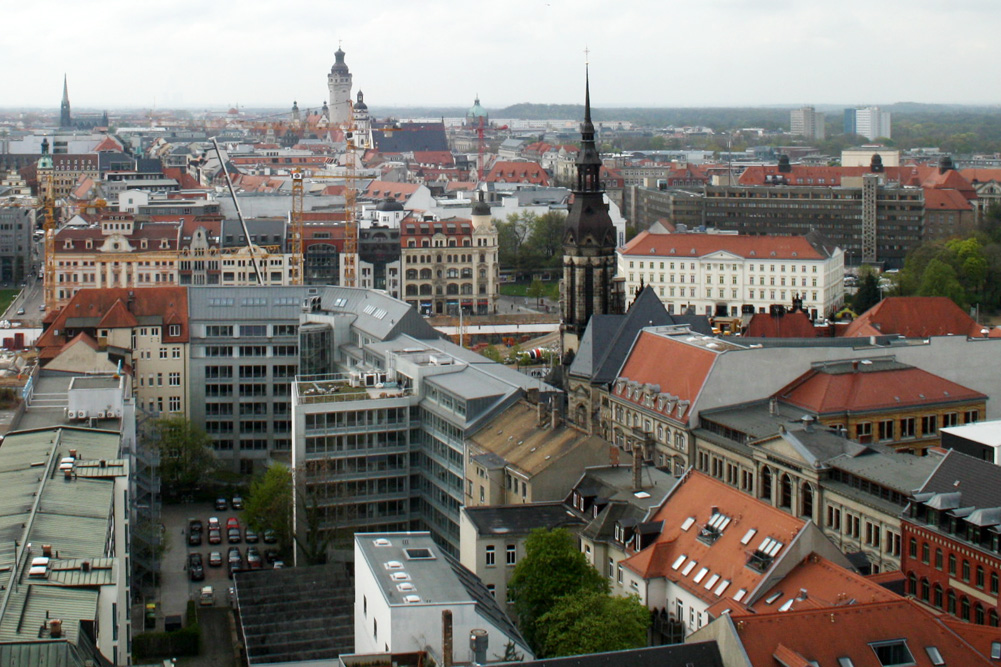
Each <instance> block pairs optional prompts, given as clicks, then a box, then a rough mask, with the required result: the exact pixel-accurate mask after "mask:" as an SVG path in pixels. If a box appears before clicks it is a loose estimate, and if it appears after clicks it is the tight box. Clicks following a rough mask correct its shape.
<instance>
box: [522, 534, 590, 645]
mask: <svg viewBox="0 0 1001 667" xmlns="http://www.w3.org/2000/svg"><path fill="white" fill-rule="evenodd" d="M507 590H508V598H509V601H511V602H513V603H514V612H515V613H516V614H517V616H518V627H519V628H520V629H521V632H522V634H523V635H524V636H525V639H526V640H527V641H528V643H529V645H530V646H532V648H533V649H535V650H536V651H537V652H538V651H539V650H540V649H541V648H542V643H541V639H542V634H543V633H542V626H541V625H540V623H539V622H538V621H539V619H541V618H542V617H543V616H545V615H546V614H547V613H548V612H549V611H550V610H551V609H552V608H553V607H554V606H555V604H556V602H557V601H558V600H559V599H560V598H561V597H564V596H566V595H569V594H571V593H576V592H578V591H591V592H596V593H601V594H607V593H608V581H607V580H606V579H605V578H604V577H602V576H601V574H599V573H598V571H597V570H595V569H594V568H593V567H591V564H590V563H588V562H587V558H585V557H584V554H582V553H581V552H580V551H578V550H577V546H576V544H575V542H574V539H573V537H571V535H570V533H569V532H567V530H566V529H563V528H557V529H555V530H547V529H537V530H534V531H532V533H531V534H530V535H529V536H528V539H527V540H526V541H525V557H524V558H523V559H522V560H521V562H520V563H518V565H517V566H516V567H515V568H514V574H513V575H512V576H511V581H510V583H509V584H508V589H507Z"/></svg>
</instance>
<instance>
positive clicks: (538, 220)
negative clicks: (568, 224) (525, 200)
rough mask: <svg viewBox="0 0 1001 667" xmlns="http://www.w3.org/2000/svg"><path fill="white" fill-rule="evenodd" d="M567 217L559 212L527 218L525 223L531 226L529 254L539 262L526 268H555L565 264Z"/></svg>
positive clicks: (528, 243)
mask: <svg viewBox="0 0 1001 667" xmlns="http://www.w3.org/2000/svg"><path fill="white" fill-rule="evenodd" d="M566 217H567V216H566V214H565V213H560V212H559V211H549V212H548V213H543V214H542V215H540V216H534V215H533V216H531V217H527V216H526V219H525V222H526V224H528V225H529V226H530V230H529V235H528V241H527V245H528V253H527V254H528V255H529V256H530V257H534V258H536V261H537V262H538V263H537V265H536V266H532V267H526V268H537V267H546V268H555V267H558V266H560V265H561V264H562V263H563V234H564V229H563V221H564V220H566Z"/></svg>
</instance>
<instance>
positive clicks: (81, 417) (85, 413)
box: [76, 410, 87, 419]
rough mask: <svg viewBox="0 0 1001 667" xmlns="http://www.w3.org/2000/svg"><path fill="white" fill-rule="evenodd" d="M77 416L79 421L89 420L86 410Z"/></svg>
mask: <svg viewBox="0 0 1001 667" xmlns="http://www.w3.org/2000/svg"><path fill="white" fill-rule="evenodd" d="M76 416H77V419H86V418H87V411H86V410H80V412H78V413H76Z"/></svg>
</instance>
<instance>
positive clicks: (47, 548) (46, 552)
mask: <svg viewBox="0 0 1001 667" xmlns="http://www.w3.org/2000/svg"><path fill="white" fill-rule="evenodd" d="M42 555H43V556H45V557H46V558H52V545H51V544H43V545H42Z"/></svg>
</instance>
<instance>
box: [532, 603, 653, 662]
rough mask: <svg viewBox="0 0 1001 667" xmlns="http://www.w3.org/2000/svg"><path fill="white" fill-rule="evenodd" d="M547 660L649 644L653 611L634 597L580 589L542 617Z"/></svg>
mask: <svg viewBox="0 0 1001 667" xmlns="http://www.w3.org/2000/svg"><path fill="white" fill-rule="evenodd" d="M539 625H540V626H541V627H542V628H544V632H543V634H544V639H543V641H542V652H543V655H545V656H546V657H547V658H555V657H559V656H565V655H581V654H584V653H604V652H607V651H624V650H626V649H632V648H643V647H644V646H646V645H647V630H648V629H649V628H650V612H649V610H648V609H647V608H646V607H645V606H644V605H643V603H642V602H640V599H639V598H638V597H636V596H635V595H631V596H629V597H615V596H611V595H608V594H607V593H601V592H599V591H594V590H579V591H577V592H575V593H572V594H570V595H567V596H565V597H563V598H561V599H560V600H559V601H558V602H557V603H556V604H555V605H554V606H553V607H552V609H550V610H549V611H548V612H547V613H546V614H543V615H542V616H541V617H540V618H539Z"/></svg>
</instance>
